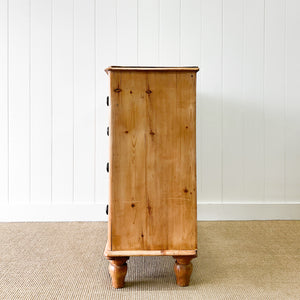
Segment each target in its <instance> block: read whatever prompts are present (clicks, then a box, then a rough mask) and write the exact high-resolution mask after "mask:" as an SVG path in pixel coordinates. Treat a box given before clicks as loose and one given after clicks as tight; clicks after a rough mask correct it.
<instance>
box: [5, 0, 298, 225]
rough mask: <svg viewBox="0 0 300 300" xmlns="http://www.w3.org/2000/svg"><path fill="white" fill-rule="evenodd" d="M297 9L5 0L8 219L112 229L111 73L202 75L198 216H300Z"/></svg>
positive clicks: (266, 4) (294, 4)
mask: <svg viewBox="0 0 300 300" xmlns="http://www.w3.org/2000/svg"><path fill="white" fill-rule="evenodd" d="M299 15H300V2H299V1H298V0H0V64H1V68H0V97H1V98H0V221H19V220H29V221H30V220H105V205H106V203H107V199H108V178H107V173H106V171H105V164H106V161H107V158H108V138H107V136H106V126H107V124H108V109H107V107H106V95H107V94H108V78H107V76H106V74H105V73H104V71H103V70H104V68H105V67H107V66H109V65H168V66H180V65H198V66H199V67H200V69H201V70H200V72H199V73H198V86H197V154H198V156H197V162H198V166H197V172H198V204H199V207H198V216H199V219H278V218H282V219H289V218H291V219H293V218H294V219H295V218H300V76H299V74H300V18H299Z"/></svg>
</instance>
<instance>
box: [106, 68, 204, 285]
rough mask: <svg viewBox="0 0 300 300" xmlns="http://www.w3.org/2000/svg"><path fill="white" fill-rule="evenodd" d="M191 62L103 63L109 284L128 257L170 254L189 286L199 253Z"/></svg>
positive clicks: (119, 277)
mask: <svg viewBox="0 0 300 300" xmlns="http://www.w3.org/2000/svg"><path fill="white" fill-rule="evenodd" d="M197 71H198V68H197V67H178V68H175V67H174V68H162V67H109V68H107V69H106V72H107V73H108V74H109V76H110V98H109V99H110V101H109V102H110V103H109V105H110V126H109V137H110V160H109V163H108V166H107V170H108V172H109V178H110V180H109V181H110V199H109V210H108V216H109V218H108V240H107V245H106V249H105V253H104V255H105V256H106V258H107V259H108V260H109V261H110V265H109V272H110V275H111V277H112V284H113V286H114V287H115V288H120V287H123V285H124V279H125V276H126V272H127V264H126V260H127V259H128V258H129V257H130V256H151V255H169V256H173V257H174V258H175V266H174V271H175V275H176V278H177V284H178V285H180V286H185V285H188V284H189V279H190V275H191V273H192V264H191V263H190V261H191V259H192V258H194V257H196V255H197V230H196V228H197V223H196V220H197V207H196V122H195V121H196V72H197Z"/></svg>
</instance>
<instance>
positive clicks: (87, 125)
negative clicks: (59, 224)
mask: <svg viewBox="0 0 300 300" xmlns="http://www.w3.org/2000/svg"><path fill="white" fill-rule="evenodd" d="M94 4H95V1H94V0H88V1H86V0H75V1H74V201H76V202H93V201H94V181H95V180H94V176H95V172H94V163H95V161H94V159H95V153H94V151H95V145H94V138H95V133H94V131H95V113H94V111H95V107H94V106H95V71H94V70H95V66H94V65H95V43H94V29H95V28H94V25H95V22H94Z"/></svg>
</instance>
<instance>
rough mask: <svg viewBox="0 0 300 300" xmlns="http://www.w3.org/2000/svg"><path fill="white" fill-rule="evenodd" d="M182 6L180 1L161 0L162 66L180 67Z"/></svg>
mask: <svg viewBox="0 0 300 300" xmlns="http://www.w3.org/2000/svg"><path fill="white" fill-rule="evenodd" d="M180 6H181V1H180V0H160V14H159V16H160V21H159V24H160V25H159V28H160V34H159V48H160V49H159V63H160V65H165V66H172V65H173V66H178V65H180V52H181V51H180V28H181V26H180V22H181V20H180V19H181V18H180Z"/></svg>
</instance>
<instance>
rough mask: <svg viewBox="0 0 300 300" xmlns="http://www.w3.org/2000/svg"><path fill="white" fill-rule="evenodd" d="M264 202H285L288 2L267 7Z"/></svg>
mask: <svg viewBox="0 0 300 300" xmlns="http://www.w3.org/2000/svg"><path fill="white" fill-rule="evenodd" d="M265 5H266V6H265V18H266V19H265V74H264V75H265V77H264V113H265V200H266V201H272V202H273V201H284V181H285V178H284V177H285V167H284V161H285V145H284V141H285V137H284V133H285V125H284V122H285V97H286V95H285V0H274V1H273V0H272V1H270V0H266V4H265Z"/></svg>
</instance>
